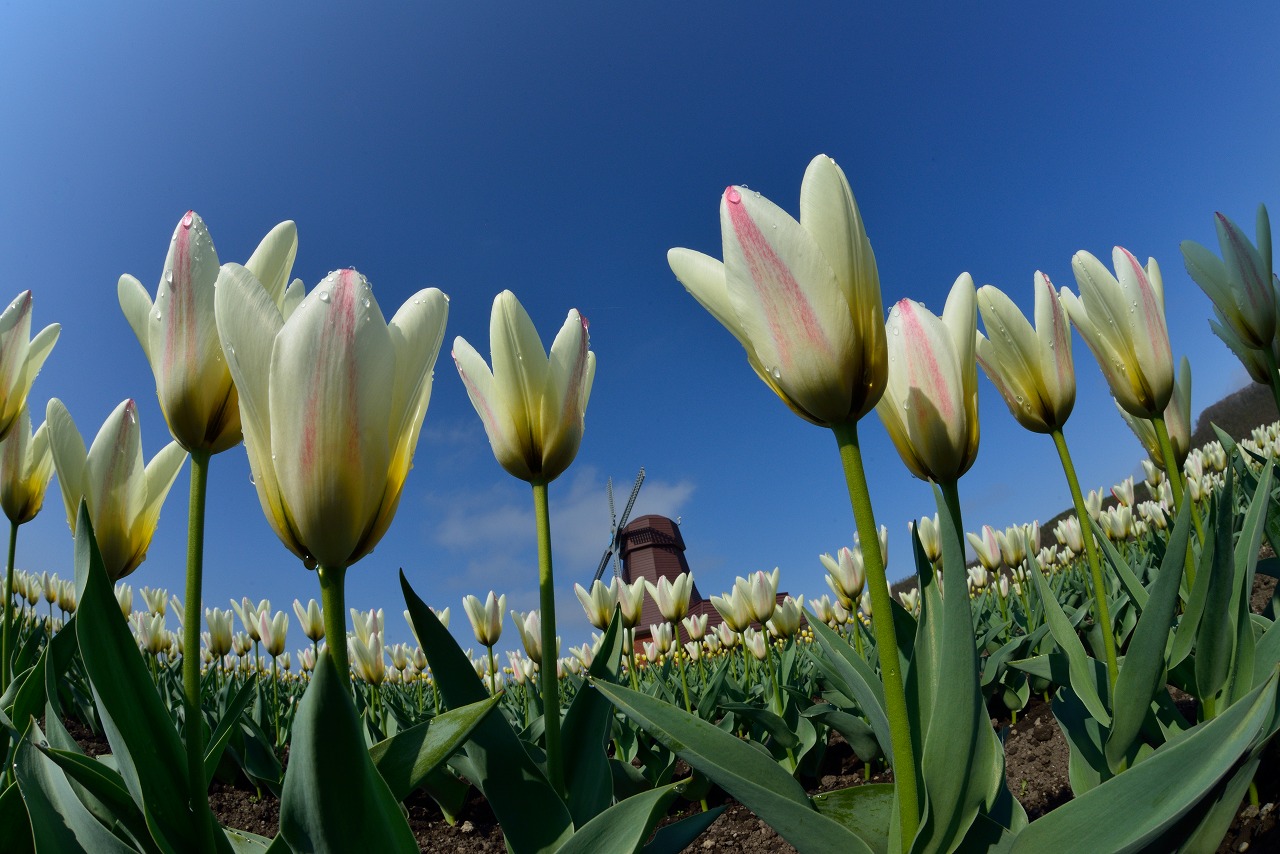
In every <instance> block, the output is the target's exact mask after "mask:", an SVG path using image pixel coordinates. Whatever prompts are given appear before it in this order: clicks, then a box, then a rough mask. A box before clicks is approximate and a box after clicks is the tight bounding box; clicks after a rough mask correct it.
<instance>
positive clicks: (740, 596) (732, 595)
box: [711, 584, 754, 645]
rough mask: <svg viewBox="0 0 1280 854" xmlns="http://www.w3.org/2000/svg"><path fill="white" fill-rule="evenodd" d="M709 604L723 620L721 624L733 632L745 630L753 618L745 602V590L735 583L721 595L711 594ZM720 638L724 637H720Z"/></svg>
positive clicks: (749, 607)
mask: <svg viewBox="0 0 1280 854" xmlns="http://www.w3.org/2000/svg"><path fill="white" fill-rule="evenodd" d="M711 605H712V607H714V608H715V609H716V611H718V612H719V614H720V618H721V619H722V620H723V621H724V622H723V623H721V625H722V626H728V627H729V629H730V631H733V632H741V631H745V630H746V628H747V627H748V626H750V625H751V622H752V620H753V619H754V617H752V615H751V606H749V605H748V604H747V599H746V593H745V591H744V590H742V589H740V588H739V587H738V585H736V584H735V585H734V587H733V589H732V590H730V591H729V592H728V593H725V594H724V595H723V596H712V597H711ZM721 640H724V639H723V638H721ZM727 645H729V644H727Z"/></svg>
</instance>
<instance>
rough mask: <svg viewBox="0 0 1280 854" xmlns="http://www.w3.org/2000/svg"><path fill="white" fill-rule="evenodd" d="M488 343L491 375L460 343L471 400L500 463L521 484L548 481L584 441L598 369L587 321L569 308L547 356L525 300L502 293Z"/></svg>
mask: <svg viewBox="0 0 1280 854" xmlns="http://www.w3.org/2000/svg"><path fill="white" fill-rule="evenodd" d="M489 340H490V346H491V355H492V359H493V369H492V370H490V369H489V366H488V365H487V364H486V363H485V361H484V357H482V356H481V355H480V354H479V353H477V352H476V349H475V348H474V347H472V346H471V345H470V344H468V343H467V342H466V340H465V339H463V338H461V337H459V338H456V339H454V343H453V359H454V362H456V363H457V366H458V373H459V374H461V376H462V381H463V384H464V385H466V387H467V395H468V396H469V397H470V398H471V403H472V405H473V406H475V408H476V412H477V413H478V414H479V415H480V420H481V422H482V423H483V424H484V429H485V433H486V434H487V435H488V436H489V444H490V446H492V448H493V455H494V456H495V457H496V458H497V460H498V463H499V464H501V465H502V467H503V468H504V469H506V470H507V471H508V472H509V473H510V474H511V475H513V476H514V477H518V478H520V479H521V480H524V481H528V482H530V483H535V482H541V483H549V482H550V481H553V480H555V479H556V478H557V477H559V476H560V475H561V474H563V473H564V471H565V469H567V468H568V467H569V464H570V463H572V462H573V458H574V457H575V456H577V454H578V445H579V444H580V443H581V441H582V429H583V423H584V413H585V412H586V408H587V399H588V398H589V397H590V396H591V381H592V379H593V378H594V376H595V370H596V359H595V354H594V353H592V352H590V351H589V350H588V349H587V347H588V339H587V322H586V321H585V320H584V319H583V318H582V317H581V316H580V315H579V314H578V311H577V309H572V310H570V311H569V316H568V318H566V320H565V322H564V326H563V327H561V329H560V332H559V334H557V335H556V339H555V341H554V342H553V343H552V344H551V353H550V355H549V356H548V354H547V352H546V351H545V350H543V349H542V342H541V340H539V338H538V331H537V330H536V329H535V328H534V326H533V321H532V320H531V319H530V318H529V315H528V313H527V312H526V311H525V310H524V307H523V306H522V305H520V301H519V300H517V299H516V296H515V294H513V293H511V291H503V292H502V293H500V294H498V296H497V298H496V299H494V301H493V313H492V315H491V317H490V323H489Z"/></svg>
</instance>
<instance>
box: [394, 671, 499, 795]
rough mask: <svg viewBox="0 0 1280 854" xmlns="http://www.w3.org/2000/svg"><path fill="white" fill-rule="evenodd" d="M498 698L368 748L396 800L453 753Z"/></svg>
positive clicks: (442, 715)
mask: <svg viewBox="0 0 1280 854" xmlns="http://www.w3.org/2000/svg"><path fill="white" fill-rule="evenodd" d="M501 699H502V697H501V696H496V697H490V698H489V699H487V700H481V701H480V702H479V703H472V704H471V705H469V706H463V707H462V708H460V709H452V710H450V711H447V712H445V713H444V714H441V715H437V716H435V717H434V718H432V719H431V720H429V721H424V722H422V723H420V724H418V725H417V726H414V727H411V728H410V729H407V730H403V731H401V732H400V733H398V734H397V735H395V736H392V737H391V738H388V739H386V740H385V741H380V742H378V743H377V744H375V745H374V746H373V747H371V748H369V758H370V759H371V760H372V761H373V765H374V767H375V768H377V769H378V773H379V774H381V775H382V779H383V780H385V781H386V784H387V787H388V788H389V789H390V790H391V794H392V796H393V797H395V799H396V800H397V801H402V800H404V799H405V798H407V797H408V796H409V793H410V792H412V791H413V790H414V789H416V788H418V787H419V786H420V785H422V783H423V781H424V780H425V779H426V778H427V775H429V774H430V773H431V772H432V771H434V770H435V769H436V768H439V767H440V766H441V765H443V764H444V762H445V761H446V760H447V759H448V758H449V757H450V756H452V755H453V754H454V752H455V751H456V750H457V749H458V748H459V747H460V746H461V745H462V743H463V742H464V741H466V740H467V738H468V737H469V736H470V735H471V733H472V731H473V730H474V729H475V728H476V726H477V725H478V724H479V723H480V722H481V721H483V720H484V719H485V717H486V716H487V715H488V714H489V712H490V711H492V709H493V707H494V706H496V705H497V704H498V701H499V700H501Z"/></svg>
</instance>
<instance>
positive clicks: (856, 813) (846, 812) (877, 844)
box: [813, 783, 897, 854]
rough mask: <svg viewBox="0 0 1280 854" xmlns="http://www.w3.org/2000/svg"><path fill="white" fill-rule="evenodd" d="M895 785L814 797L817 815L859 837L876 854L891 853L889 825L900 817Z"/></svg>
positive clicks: (885, 784) (881, 784) (873, 785)
mask: <svg viewBox="0 0 1280 854" xmlns="http://www.w3.org/2000/svg"><path fill="white" fill-rule="evenodd" d="M893 797H894V795H893V784H892V783H867V784H864V785H861V786H849V787H848V788H846V789H836V790H835V791H833V792H822V793H820V794H817V795H814V796H813V805H814V806H816V807H817V808H818V812H820V813H822V814H823V815H825V816H827V817H828V818H832V819H835V820H836V821H838V822H839V823H840V824H842V825H844V826H845V827H847V828H848V829H849V830H851V831H853V832H854V833H856V834H858V838H860V839H861V840H862V841H863V842H864V843H866V845H867V847H868V848H870V849H871V850H872V851H873V852H875V854H888V851H889V826H890V824H891V823H892V822H893V820H894V818H895V817H896V816H897V810H895V809H894V802H893Z"/></svg>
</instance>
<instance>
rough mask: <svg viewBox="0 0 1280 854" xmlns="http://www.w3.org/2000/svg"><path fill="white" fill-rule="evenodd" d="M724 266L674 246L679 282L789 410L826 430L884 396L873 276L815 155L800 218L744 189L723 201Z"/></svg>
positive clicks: (860, 232)
mask: <svg viewBox="0 0 1280 854" xmlns="http://www.w3.org/2000/svg"><path fill="white" fill-rule="evenodd" d="M720 231H721V236H722V239H723V243H724V261H723V263H722V262H720V261H717V260H716V259H714V258H711V257H710V256H707V255H704V254H702V253H701V252H695V251H693V250H690V249H672V250H671V251H670V252H668V253H667V262H668V263H669V264H670V265H671V269H672V271H674V272H675V274H676V278H677V279H679V280H680V283H681V284H683V285H684V286H685V288H686V289H687V290H688V291H689V293H690V294H692V295H693V297H694V299H696V300H697V301H698V302H699V303H701V304H702V306H703V307H704V308H705V309H707V310H708V311H709V312H711V314H712V316H713V317H715V319H716V320H718V321H720V322H721V323H722V324H724V326H725V327H726V328H727V329H728V330H729V331H730V332H731V333H733V335H734V337H735V338H737V339H738V342H739V343H740V344H741V345H742V346H743V348H744V349H745V350H746V352H747V362H748V363H749V364H750V365H751V367H752V369H753V370H754V371H755V372H756V374H757V375H758V376H759V377H760V379H761V380H763V381H764V383H765V384H766V385H767V386H769V388H771V389H772V390H773V391H774V393H775V394H777V395H778V397H780V398H782V400H783V402H784V403H786V404H787V406H789V407H790V408H791V410H792V411H793V412H795V413H796V414H797V415H799V416H800V417H801V418H804V419H806V420H807V421H811V422H813V423H814V424H819V425H823V426H833V425H836V424H843V423H846V422H848V421H851V420H855V421H856V420H857V419H859V418H861V417H862V416H863V415H865V414H867V413H868V412H870V411H871V408H872V407H874V406H875V404H876V401H877V400H878V399H879V397H880V395H881V393H882V392H883V391H884V386H885V375H886V371H887V368H888V359H887V357H886V352H885V335H884V325H883V323H884V322H883V308H882V306H881V302H880V278H879V274H878V272H877V270H876V260H875V255H874V253H873V252H872V251H871V243H870V242H869V241H868V240H867V235H866V231H865V230H864V228H863V225H862V217H861V215H860V214H859V213H858V206H857V203H856V202H855V201H854V198H853V192H852V191H851V190H850V188H849V182H848V180H847V179H846V178H845V175H844V172H843V171H841V169H840V167H839V166H837V165H836V163H835V161H834V160H832V159H831V158H830V157H827V156H826V155H819V156H817V157H815V158H814V159H813V160H812V161H811V162H810V163H809V168H808V169H807V170H805V175H804V181H803V182H802V183H801V186H800V221H799V222H797V221H796V220H795V219H793V218H792V217H791V216H790V215H789V214H788V213H787V212H786V211H784V210H782V209H781V208H779V207H778V206H777V205H775V204H773V203H772V202H770V201H769V200H768V199H766V198H764V197H762V196H761V195H760V194H759V193H755V192H752V191H750V190H748V189H747V188H745V187H729V188H728V189H726V190H725V191H724V195H723V197H722V198H721V201H720Z"/></svg>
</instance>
